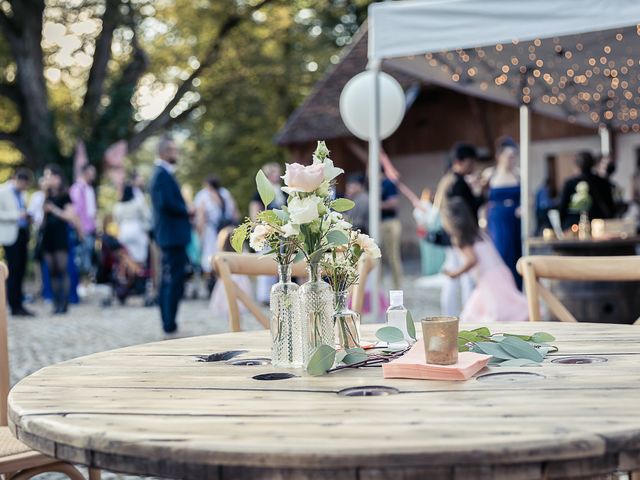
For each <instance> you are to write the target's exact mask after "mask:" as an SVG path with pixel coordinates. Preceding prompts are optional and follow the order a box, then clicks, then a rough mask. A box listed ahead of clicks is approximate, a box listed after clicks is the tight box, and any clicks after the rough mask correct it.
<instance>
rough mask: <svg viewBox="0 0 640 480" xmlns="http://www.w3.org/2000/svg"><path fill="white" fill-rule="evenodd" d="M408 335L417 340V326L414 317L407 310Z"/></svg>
mask: <svg viewBox="0 0 640 480" xmlns="http://www.w3.org/2000/svg"><path fill="white" fill-rule="evenodd" d="M407 333H408V334H409V336H410V337H411V338H413V339H414V340H415V339H416V324H415V323H413V315H411V312H410V311H409V310H407Z"/></svg>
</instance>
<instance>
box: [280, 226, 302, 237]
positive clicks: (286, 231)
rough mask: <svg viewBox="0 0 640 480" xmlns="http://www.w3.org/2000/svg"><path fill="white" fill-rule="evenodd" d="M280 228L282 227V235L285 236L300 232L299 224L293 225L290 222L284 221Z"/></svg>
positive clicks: (292, 235) (293, 235)
mask: <svg viewBox="0 0 640 480" xmlns="http://www.w3.org/2000/svg"><path fill="white" fill-rule="evenodd" d="M281 228H282V235H283V236H284V237H285V238H289V237H295V236H296V235H298V234H299V233H300V226H299V225H293V224H292V223H286V224H284V225H283V226H282V227H281Z"/></svg>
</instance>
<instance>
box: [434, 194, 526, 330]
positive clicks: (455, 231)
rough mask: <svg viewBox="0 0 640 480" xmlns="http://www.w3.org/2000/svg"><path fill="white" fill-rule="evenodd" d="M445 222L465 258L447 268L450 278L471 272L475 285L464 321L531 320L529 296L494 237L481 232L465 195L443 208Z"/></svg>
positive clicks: (461, 316)
mask: <svg viewBox="0 0 640 480" xmlns="http://www.w3.org/2000/svg"><path fill="white" fill-rule="evenodd" d="M442 222H443V225H444V228H445V230H446V231H447V233H448V234H449V236H450V238H451V242H452V244H453V246H454V248H455V249H456V251H457V252H459V254H460V256H461V258H462V262H461V265H459V266H458V267H456V268H451V269H445V270H444V272H443V273H444V274H445V275H447V276H448V277H449V278H458V277H460V276H461V275H464V274H471V275H472V276H473V279H474V283H475V287H474V289H473V291H472V292H471V295H470V296H469V299H468V300H467V302H466V303H465V305H464V309H463V310H462V313H461V314H460V320H461V322H463V323H464V322H479V323H485V322H486V323H491V322H518V321H526V320H528V316H529V315H528V309H527V299H526V298H525V296H524V295H523V294H522V293H521V292H520V291H519V290H518V287H517V286H516V283H515V281H514V279H513V275H511V272H510V271H509V268H507V266H506V265H505V263H504V262H503V261H502V258H501V257H500V254H499V253H498V251H497V250H496V248H495V247H494V245H493V243H492V242H491V239H490V238H489V237H488V236H487V235H486V234H484V233H480V228H479V227H478V222H477V221H475V220H474V218H473V214H472V212H471V211H470V210H469V207H468V205H467V203H466V202H464V200H462V199H461V198H459V197H457V198H451V199H450V200H449V201H448V202H446V204H445V207H444V209H443V210H442Z"/></svg>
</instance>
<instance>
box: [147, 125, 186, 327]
mask: <svg viewBox="0 0 640 480" xmlns="http://www.w3.org/2000/svg"><path fill="white" fill-rule="evenodd" d="M178 155H179V152H178V147H177V146H176V144H175V142H174V141H173V139H172V138H171V137H168V136H165V137H163V138H162V139H160V142H159V143H158V158H157V159H156V162H155V165H156V167H155V169H154V172H153V177H152V178H151V183H150V187H149V190H150V193H151V203H152V205H153V221H154V225H153V231H154V238H155V241H156V243H157V244H158V246H159V247H160V249H161V250H162V255H161V256H162V278H161V280H160V291H159V294H158V303H159V305H160V315H161V318H162V327H163V329H164V331H165V333H174V332H176V330H177V329H178V325H177V323H176V316H177V313H178V307H179V304H180V300H181V299H182V296H183V294H184V285H185V268H186V266H187V251H186V249H187V245H188V244H189V241H190V240H191V224H190V221H189V217H190V214H191V212H190V211H189V210H188V209H187V205H186V203H185V200H184V198H183V197H182V194H181V192H180V186H179V185H178V182H177V180H176V178H175V176H174V175H175V169H176V164H177V162H178Z"/></svg>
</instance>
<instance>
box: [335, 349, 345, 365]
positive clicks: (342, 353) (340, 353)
mask: <svg viewBox="0 0 640 480" xmlns="http://www.w3.org/2000/svg"><path fill="white" fill-rule="evenodd" d="M346 356H347V352H345V351H344V350H338V351H337V352H336V358H335V363H336V364H337V363H342V359H343V358H344V357H346Z"/></svg>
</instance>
